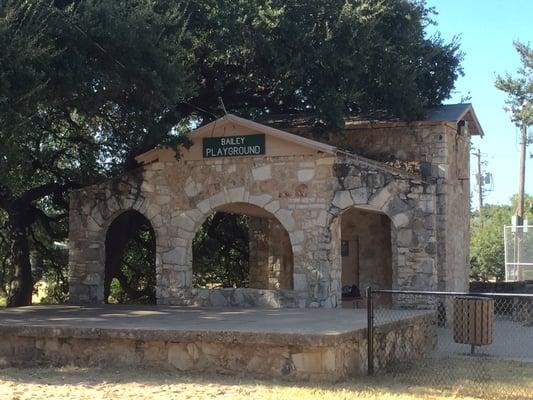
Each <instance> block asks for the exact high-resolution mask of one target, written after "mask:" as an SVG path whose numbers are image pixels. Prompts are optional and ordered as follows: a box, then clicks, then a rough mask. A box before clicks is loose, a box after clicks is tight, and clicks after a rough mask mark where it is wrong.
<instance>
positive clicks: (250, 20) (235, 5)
mask: <svg viewBox="0 0 533 400" xmlns="http://www.w3.org/2000/svg"><path fill="white" fill-rule="evenodd" d="M431 16H432V10H431V9H429V8H428V7H427V6H426V4H425V2H424V1H414V0H413V1H408V0H383V1H379V2H376V1H373V0H359V1H355V0H350V1H346V0H320V1H303V0H300V1H289V2H287V1H285V0H270V1H265V0H238V1H235V0H204V1H185V0H184V1H171V0H160V1H157V2H154V1H151V0H135V1H126V0H117V1H106V0H86V1H79V0H26V1H23V2H21V1H17V0H6V1H3V2H1V3H0V213H1V214H0V222H3V223H4V225H3V228H2V235H1V238H3V239H5V240H4V241H3V242H2V243H0V251H2V252H3V254H4V257H3V258H4V260H6V262H5V263H4V264H2V265H3V266H4V267H3V269H4V271H3V273H2V274H1V276H2V277H7V278H8V279H7V281H8V282H6V285H7V286H8V287H5V286H4V287H3V288H2V289H4V290H7V291H8V292H9V301H8V302H9V304H10V305H22V304H28V303H29V302H30V301H31V289H32V282H33V280H34V278H35V277H32V264H34V265H35V262H34V260H45V261H46V262H41V264H42V265H44V266H47V265H62V268H63V270H64V269H65V268H66V267H65V265H64V261H57V252H59V253H61V251H60V250H58V248H57V246H56V245H55V244H54V243H57V242H62V241H64V239H65V237H66V217H67V214H68V198H67V196H66V195H67V194H68V191H69V190H70V189H72V188H75V187H79V186H82V185H86V184H90V183H93V182H97V181H99V180H101V179H105V178H108V177H111V176H113V175H115V174H117V173H119V172H121V171H123V170H124V169H128V168H132V167H134V166H135V162H134V161H133V157H134V156H135V155H136V154H139V153H140V152H143V151H145V150H147V149H149V148H152V147H154V146H156V145H159V144H173V143H175V142H176V141H178V140H179V139H180V137H179V135H178V134H179V133H180V132H183V131H185V130H187V129H188V128H189V127H190V126H191V125H192V124H201V123H205V122H208V121H209V120H211V119H214V118H215V117H216V116H217V115H220V114H221V111H220V109H219V106H218V98H219V97H222V98H223V100H224V102H225V105H226V108H227V109H228V110H229V111H230V112H234V113H237V114H240V115H243V116H251V117H257V116H260V115H264V114H268V113H294V112H305V113H311V114H313V115H315V116H316V120H315V122H316V125H317V127H318V128H323V129H330V130H337V131H338V130H340V129H341V128H342V124H343V118H344V116H346V115H348V114H350V115H351V114H368V115H372V114H379V115H387V116H396V117H400V118H404V119H416V118H417V117H419V116H420V115H421V114H422V112H423V110H424V109H425V108H427V107H431V106H433V105H436V104H439V103H440V102H442V101H443V100H444V99H446V98H447V97H449V95H450V93H451V90H452V89H453V84H454V81H455V79H456V78H457V76H458V75H459V74H461V67H460V61H461V57H462V54H461V53H460V51H459V48H458V43H457V41H455V40H453V41H451V42H449V43H448V42H445V41H444V40H443V39H441V38H440V37H439V36H438V35H437V36H432V37H428V36H427V35H426V34H425V27H426V26H427V25H428V24H430V23H432V21H431ZM6 252H7V254H6ZM60 258H61V259H64V258H65V256H64V251H63V255H62V256H61V257H60ZM33 270H34V272H35V268H33ZM63 275H64V274H63Z"/></svg>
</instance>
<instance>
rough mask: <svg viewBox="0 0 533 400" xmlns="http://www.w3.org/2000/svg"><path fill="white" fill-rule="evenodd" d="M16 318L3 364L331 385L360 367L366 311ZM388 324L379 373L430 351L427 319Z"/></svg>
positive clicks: (72, 312)
mask: <svg viewBox="0 0 533 400" xmlns="http://www.w3.org/2000/svg"><path fill="white" fill-rule="evenodd" d="M17 311H19V310H15V311H6V312H5V313H6V314H8V315H5V316H4V317H5V318H2V319H3V322H2V321H0V337H2V340H1V341H0V367H6V366H24V365H35V364H45V365H50V364H52V365H75V366H80V367H94V366H98V367H102V366H121V367H144V368H146V367H148V368H151V367H154V368H163V369H170V370H177V371H186V372H199V373H213V372H216V373H221V374H230V375H242V376H253V377H260V378H276V379H284V380H295V381H308V380H311V381H332V382H336V381H342V380H346V379H348V378H350V377H353V376H357V375H363V374H365V373H366V370H367V339H366V335H367V331H366V325H365V323H364V322H365V320H366V313H365V311H363V310H359V311H357V312H356V311H355V310H354V312H353V313H351V312H346V311H342V310H338V311H334V310H331V311H329V312H330V313H333V314H330V315H326V314H324V313H322V314H320V313H318V314H317V312H316V311H311V310H308V311H307V312H303V313H302V312H301V311H290V310H284V312H280V311H279V310H265V311H257V310H256V311H252V310H248V311H246V310H244V311H239V312H233V311H230V310H228V309H227V310H220V311H219V312H218V313H217V314H215V313H208V314H202V313H201V312H199V311H198V310H197V309H196V311H195V309H185V308H182V309H171V308H168V307H167V308H138V309H132V308H129V309H123V308H122V309H120V308H107V309H102V310H98V309H83V308H79V309H75V308H72V307H71V308H68V309H66V308H62V309H59V310H58V311H54V309H52V310H50V309H48V310H46V309H45V308H43V309H41V310H39V309H30V310H29V312H27V313H24V312H20V313H19V314H17ZM317 311H320V310H317ZM323 311H325V310H323ZM272 312H274V313H275V314H272ZM217 315H218V317H217ZM314 316H316V317H315V318H314ZM350 316H352V317H353V318H352V317H350ZM395 318H397V319H396V321H394V322H391V323H387V324H382V325H379V326H376V329H375V333H376V335H375V343H374V347H375V366H376V369H380V368H385V367H386V366H387V365H389V364H390V363H393V362H395V361H407V360H414V359H418V358H420V357H423V356H424V355H426V354H427V353H428V352H430V351H431V350H432V349H433V346H434V345H435V337H436V336H435V335H436V333H435V326H434V324H433V314H432V313H428V312H421V311H415V312H409V311H405V312H401V311H400V312H398V313H396V314H395ZM34 320H35V321H38V322H37V323H34V322H33V321H34ZM324 320H325V321H326V324H324ZM80 321H83V322H80ZM250 321H252V322H250ZM253 321H256V322H253ZM326 325H327V326H328V327H326ZM131 326H137V328H131Z"/></svg>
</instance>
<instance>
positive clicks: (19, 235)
mask: <svg viewBox="0 0 533 400" xmlns="http://www.w3.org/2000/svg"><path fill="white" fill-rule="evenodd" d="M9 238H10V240H11V259H12V262H13V264H14V265H15V275H14V277H13V281H12V283H11V290H10V293H9V297H8V299H7V306H8V307H20V306H29V305H31V296H32V291H33V281H32V276H31V263H30V246H29V243H28V230H27V226H26V224H25V223H24V217H23V216H22V215H21V213H19V212H17V211H14V212H11V213H10V214H9Z"/></svg>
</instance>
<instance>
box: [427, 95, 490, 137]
mask: <svg viewBox="0 0 533 400" xmlns="http://www.w3.org/2000/svg"><path fill="white" fill-rule="evenodd" d="M426 121H442V122H454V123H456V124H457V123H459V122H460V121H466V122H468V129H469V131H470V133H472V134H473V135H480V136H483V135H484V132H483V128H481V124H480V123H479V120H478V119H477V116H476V113H475V112H474V107H472V104H471V103H458V104H443V105H441V106H439V107H435V108H433V109H431V110H429V111H428V112H427V113H426Z"/></svg>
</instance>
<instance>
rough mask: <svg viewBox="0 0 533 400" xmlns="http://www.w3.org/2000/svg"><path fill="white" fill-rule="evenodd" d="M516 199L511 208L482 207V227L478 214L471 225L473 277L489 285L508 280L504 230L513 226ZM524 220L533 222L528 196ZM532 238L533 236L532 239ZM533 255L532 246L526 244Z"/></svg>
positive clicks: (531, 206) (531, 204)
mask: <svg viewBox="0 0 533 400" xmlns="http://www.w3.org/2000/svg"><path fill="white" fill-rule="evenodd" d="M516 202H517V196H513V198H512V201H511V204H510V205H490V204H489V205H486V206H484V207H483V224H481V221H480V220H479V214H478V212H475V213H473V215H472V219H471V224H470V230H471V232H470V235H471V239H470V266H471V273H470V277H471V278H472V279H474V280H479V281H488V280H490V279H496V280H498V281H502V280H504V279H505V251H504V237H503V227H504V226H505V225H511V218H512V216H513V214H514V210H515V209H516ZM526 204H527V207H526V210H525V217H526V218H528V219H529V221H533V197H532V196H526ZM531 237H533V236H531ZM527 246H529V247H530V248H531V249H530V251H533V247H531V246H533V243H529V242H528V243H527Z"/></svg>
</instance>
